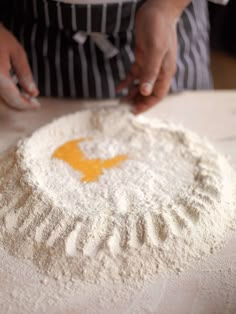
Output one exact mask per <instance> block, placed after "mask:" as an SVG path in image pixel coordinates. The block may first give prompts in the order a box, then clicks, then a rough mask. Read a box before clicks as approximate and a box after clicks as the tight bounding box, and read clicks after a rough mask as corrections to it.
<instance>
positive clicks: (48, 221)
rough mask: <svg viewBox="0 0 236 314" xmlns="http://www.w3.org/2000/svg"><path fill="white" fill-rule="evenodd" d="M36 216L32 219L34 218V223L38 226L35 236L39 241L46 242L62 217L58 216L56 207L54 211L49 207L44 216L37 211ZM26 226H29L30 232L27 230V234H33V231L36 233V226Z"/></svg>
mask: <svg viewBox="0 0 236 314" xmlns="http://www.w3.org/2000/svg"><path fill="white" fill-rule="evenodd" d="M34 216H35V219H34V218H31V221H33V220H34V222H33V225H34V226H38V227H37V228H36V232H35V234H34V236H35V238H38V240H39V242H42V243H45V242H46V241H47V240H48V238H49V237H50V234H51V232H52V230H54V228H55V227H56V225H57V224H58V223H59V221H60V217H58V215H57V210H56V209H55V211H53V210H52V209H50V208H48V211H47V213H45V215H44V217H42V215H39V214H38V213H35V215H34ZM26 227H28V232H27V231H26V234H27V235H33V234H32V233H34V229H35V228H32V224H28V226H27V225H26Z"/></svg>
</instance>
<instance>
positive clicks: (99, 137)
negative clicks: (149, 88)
mask: <svg viewBox="0 0 236 314" xmlns="http://www.w3.org/2000/svg"><path fill="white" fill-rule="evenodd" d="M79 138H90V140H88V141H83V142H81V143H80V149H82V151H83V153H84V154H85V155H86V156H87V158H89V159H96V158H100V159H109V158H113V157H115V156H117V155H119V154H125V155H127V156H128V158H127V160H125V161H123V162H122V163H121V164H120V165H119V166H118V167H114V168H110V169H106V170H104V171H103V174H102V175H101V176H100V177H99V179H98V181H94V182H87V183H86V182H81V176H82V174H81V173H80V172H79V171H75V170H74V169H73V168H72V167H71V166H70V165H68V164H67V163H65V162H64V161H62V160H59V159H56V158H52V155H53V153H54V151H55V150H56V149H57V148H58V147H59V146H61V145H63V144H64V143H66V142H68V141H71V140H74V139H79ZM235 182H236V176H235V173H234V171H233V169H232V168H231V166H230V165H229V163H228V161H227V160H226V158H225V157H223V156H221V155H219V154H218V153H217V152H216V151H215V150H214V148H213V147H212V146H211V145H210V144H209V143H208V142H207V141H205V140H204V139H201V138H200V137H198V136H197V135H195V134H193V133H191V132H189V131H186V130H184V129H183V128H181V127H177V126H175V125H171V124H168V123H164V122H161V121H149V120H145V119H144V118H142V117H138V118H137V117H134V116H132V115H131V114H130V113H129V112H128V111H126V110H124V109H121V110H95V111H83V112H79V113H77V114H73V115H70V116H66V117H63V118H61V119H59V120H56V121H55V122H53V123H51V124H49V125H47V126H45V127H43V128H41V129H39V130H38V131H37V132H35V133H34V134H33V135H32V136H31V137H30V138H28V139H25V140H23V141H21V142H19V144H18V145H17V147H16V148H14V149H11V150H10V151H8V152H7V153H5V154H4V155H2V156H1V157H0V243H1V245H2V246H3V247H4V248H5V249H6V250H7V251H8V252H10V253H11V254H13V255H15V256H19V257H24V258H27V259H29V260H31V261H33V262H34V263H35V264H36V265H37V266H38V267H39V269H41V270H42V271H43V272H44V273H46V274H48V275H50V276H53V277H56V278H58V279H60V278H62V277H63V278H69V279H77V278H78V279H82V280H84V281H86V282H98V281H99V282H102V281H109V280H114V281H124V282H132V283H135V282H139V281H141V280H143V279H145V278H153V277H154V276H155V275H157V274H167V273H168V272H169V271H175V272H180V271H182V270H183V269H185V268H187V267H189V266H191V264H192V263H194V262H195V261H197V260H200V259H202V258H203V257H204V256H207V255H209V254H210V253H212V252H213V251H214V250H215V249H217V248H219V247H221V246H222V244H223V242H224V240H225V236H226V232H227V231H228V230H229V229H230V228H232V226H233V223H235V216H236V215H235V201H236V195H235V192H236V191H235Z"/></svg>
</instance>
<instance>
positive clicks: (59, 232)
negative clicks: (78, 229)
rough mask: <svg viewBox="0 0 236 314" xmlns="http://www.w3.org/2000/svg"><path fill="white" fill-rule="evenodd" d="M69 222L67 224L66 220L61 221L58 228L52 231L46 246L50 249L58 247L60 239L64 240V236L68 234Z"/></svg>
mask: <svg viewBox="0 0 236 314" xmlns="http://www.w3.org/2000/svg"><path fill="white" fill-rule="evenodd" d="M68 224H69V222H66V221H65V220H64V219H61V220H60V221H59V223H58V224H57V226H55V228H54V230H52V232H51V234H50V236H49V238H48V240H47V242H46V244H47V246H49V247H54V246H56V243H57V242H59V239H61V238H63V234H64V233H65V232H66V229H67V228H68Z"/></svg>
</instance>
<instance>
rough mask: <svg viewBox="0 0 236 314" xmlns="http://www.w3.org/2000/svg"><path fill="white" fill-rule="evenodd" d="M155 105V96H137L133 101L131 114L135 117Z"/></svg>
mask: <svg viewBox="0 0 236 314" xmlns="http://www.w3.org/2000/svg"><path fill="white" fill-rule="evenodd" d="M156 103H157V99H156V97H155V96H143V95H140V94H139V95H138V96H137V97H136V98H135V100H134V104H135V106H134V108H133V113H134V114H135V115H137V114H140V113H142V112H145V111H147V110H148V109H150V108H151V107H153V106H155V105H156Z"/></svg>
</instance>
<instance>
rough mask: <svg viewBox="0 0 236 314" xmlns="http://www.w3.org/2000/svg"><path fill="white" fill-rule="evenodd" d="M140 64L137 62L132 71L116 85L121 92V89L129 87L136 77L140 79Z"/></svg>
mask: <svg viewBox="0 0 236 314" xmlns="http://www.w3.org/2000/svg"><path fill="white" fill-rule="evenodd" d="M139 72H140V69H139V66H138V64H137V63H136V62H135V63H134V64H133V65H132V67H131V70H130V72H129V73H128V74H127V75H126V77H125V79H124V80H122V81H121V82H120V83H119V84H118V85H117V87H116V91H117V92H118V93H119V92H120V91H122V90H123V89H125V88H127V87H129V86H130V85H131V84H132V83H133V82H134V81H135V80H136V79H138V76H139Z"/></svg>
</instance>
